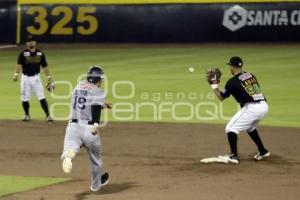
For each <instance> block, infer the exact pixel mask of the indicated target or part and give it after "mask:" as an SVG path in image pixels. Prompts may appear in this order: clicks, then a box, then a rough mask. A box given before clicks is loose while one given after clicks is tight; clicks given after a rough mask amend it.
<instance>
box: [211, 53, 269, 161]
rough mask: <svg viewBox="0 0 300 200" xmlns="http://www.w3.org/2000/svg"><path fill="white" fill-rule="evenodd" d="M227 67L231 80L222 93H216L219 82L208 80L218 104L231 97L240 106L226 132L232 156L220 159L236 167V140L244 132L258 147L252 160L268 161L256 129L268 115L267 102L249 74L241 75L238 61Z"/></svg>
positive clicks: (212, 77) (240, 60)
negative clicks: (218, 101)
mask: <svg viewBox="0 0 300 200" xmlns="http://www.w3.org/2000/svg"><path fill="white" fill-rule="evenodd" d="M227 64H228V65H229V67H230V71H231V74H232V75H233V77H232V78H230V79H229V80H228V81H227V83H226V86H225V89H224V90H223V91H220V90H219V89H218V82H219V81H218V80H217V79H218V78H217V77H216V76H208V81H209V83H210V84H211V87H212V89H213V91H214V93H215V95H216V96H217V97H218V98H219V99H220V100H221V101H222V100H224V99H226V98H228V97H229V96H230V95H232V96H233V97H234V98H235V99H236V101H237V102H238V103H239V104H240V105H241V110H239V111H238V112H237V113H236V114H235V115H234V116H233V117H232V119H231V120H230V121H229V123H228V124H227V126H226V128H225V132H226V133H227V137H228V142H229V145H230V150H231V153H230V154H229V155H225V156H220V157H221V158H223V159H225V160H226V161H228V163H235V164H237V163H239V158H238V151H237V138H238V134H239V133H240V132H242V131H245V132H247V133H248V134H249V136H250V137H251V139H252V140H253V141H254V143H255V144H256V145H257V147H258V153H257V154H255V156H254V159H255V160H262V159H264V158H267V157H269V156H270V152H269V151H268V150H267V149H266V148H265V147H264V145H263V143H262V141H261V139H260V137H259V135H258V131H257V129H256V125H257V123H258V122H259V121H260V120H262V119H263V118H264V117H265V115H266V114H267V113H268V104H267V103H266V98H265V96H264V95H263V93H262V92H261V89H260V85H259V83H258V81H257V78H256V77H255V76H254V75H253V74H252V73H249V72H245V71H243V69H242V68H243V61H242V59H241V58H240V57H237V56H236V57H232V58H231V59H230V61H229V63H227ZM220 76H221V75H220Z"/></svg>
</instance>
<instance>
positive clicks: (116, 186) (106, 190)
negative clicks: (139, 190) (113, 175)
mask: <svg viewBox="0 0 300 200" xmlns="http://www.w3.org/2000/svg"><path fill="white" fill-rule="evenodd" d="M137 186H138V185H137V184H136V183H134V182H125V183H112V184H108V185H106V186H105V187H103V188H101V190H100V191H99V192H91V191H86V192H81V193H79V194H76V195H75V199H76V200H84V199H87V196H90V195H105V194H114V193H119V192H123V191H125V190H128V189H130V188H133V187H137Z"/></svg>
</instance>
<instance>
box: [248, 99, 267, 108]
mask: <svg viewBox="0 0 300 200" xmlns="http://www.w3.org/2000/svg"><path fill="white" fill-rule="evenodd" d="M265 101H266V100H261V101H252V102H247V103H245V104H244V105H243V107H245V106H247V105H249V104H260V103H261V102H265Z"/></svg>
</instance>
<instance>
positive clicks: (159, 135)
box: [0, 121, 300, 200]
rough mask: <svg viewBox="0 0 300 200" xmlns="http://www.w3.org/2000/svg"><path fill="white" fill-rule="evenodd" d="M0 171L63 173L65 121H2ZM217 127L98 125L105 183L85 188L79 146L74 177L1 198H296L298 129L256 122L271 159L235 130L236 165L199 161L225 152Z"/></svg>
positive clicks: (87, 179) (299, 148)
mask: <svg viewBox="0 0 300 200" xmlns="http://www.w3.org/2000/svg"><path fill="white" fill-rule="evenodd" d="M0 126H1V129H0V152H1V153H0V174H2V175H22V176H27V175H28V176H48V177H49V176H54V177H66V175H64V174H63V172H62V170H61V161H60V153H61V149H62V144H63V137H64V129H65V126H66V122H57V123H55V124H53V125H48V124H46V123H45V122H37V121H33V122H30V123H22V122H15V121H0ZM223 128H224V127H223V126H221V125H197V124H171V123H110V124H109V125H108V126H107V127H106V128H104V129H103V130H102V134H101V135H102V143H103V146H104V163H105V169H106V170H107V171H109V172H110V174H111V182H110V184H109V185H107V186H106V187H104V188H103V189H102V191H100V192H99V193H98V194H91V193H90V192H89V185H90V175H89V165H88V160H87V156H86V154H85V152H84V151H82V153H81V154H79V155H78V157H77V158H76V160H75V161H74V168H73V172H72V174H71V175H70V177H71V178H73V181H70V182H67V183H64V184H60V185H54V186H50V187H47V188H42V189H38V190H33V191H29V192H25V193H19V194H15V195H12V196H7V197H3V198H1V199H7V200H40V199H44V200H49V199H51V200H94V199H109V200H110V199H111V200H115V199H118V200H120V199H122V200H135V199H136V200H150V199H151V200H153V199H155V200H160V199H172V200H177V199H191V200H194V199H205V200H219V199H222V200H229V199H230V200H232V199H233V200H234V199H239V200H260V199H261V200H278V199H285V200H290V199H295V200H296V199H300V145H299V141H300V129H296V128H270V127H261V128H260V131H261V133H262V134H261V135H262V138H263V140H264V141H265V143H266V144H267V145H268V148H269V149H270V151H271V152H272V157H271V158H270V159H269V160H268V161H263V162H255V161H253V160H252V154H253V153H255V151H256V149H255V146H254V145H253V143H252V142H251V141H250V139H249V137H248V136H247V135H241V137H240V139H239V147H240V148H239V150H240V154H241V163H240V164H239V165H225V164H209V165H205V164H200V163H199V160H200V158H204V157H208V156H216V155H219V154H223V153H227V150H228V147H227V141H226V138H225V135H224V134H223Z"/></svg>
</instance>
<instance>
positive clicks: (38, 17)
mask: <svg viewBox="0 0 300 200" xmlns="http://www.w3.org/2000/svg"><path fill="white" fill-rule="evenodd" d="M95 12H96V7H78V10H77V13H75V14H77V16H76V24H74V23H71V24H73V26H70V25H69V24H70V22H71V21H72V19H73V17H74V12H73V10H72V9H71V8H70V7H67V6H57V7H54V8H53V9H52V10H51V12H50V14H49V13H48V11H47V9H46V8H45V7H42V6H32V7H29V8H28V9H27V11H26V14H27V15H32V16H33V17H34V18H33V19H34V23H35V25H31V26H27V27H26V30H27V32H28V33H30V34H33V35H43V34H45V33H46V32H47V31H48V30H49V28H50V34H51V35H73V33H74V31H77V32H78V33H79V34H80V35H92V34H93V33H95V32H96V31H97V29H98V26H99V23H98V19H97V18H96V17H95V16H94V14H95ZM49 17H50V18H54V17H55V18H58V21H57V22H56V23H55V24H54V25H53V26H52V27H50V24H51V23H49V21H48V20H47V18H49ZM51 21H54V20H51ZM55 21H56V20H55ZM74 29H75V30H74Z"/></svg>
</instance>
